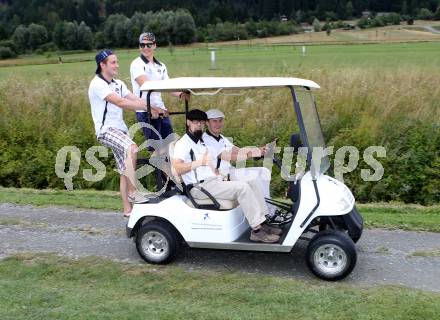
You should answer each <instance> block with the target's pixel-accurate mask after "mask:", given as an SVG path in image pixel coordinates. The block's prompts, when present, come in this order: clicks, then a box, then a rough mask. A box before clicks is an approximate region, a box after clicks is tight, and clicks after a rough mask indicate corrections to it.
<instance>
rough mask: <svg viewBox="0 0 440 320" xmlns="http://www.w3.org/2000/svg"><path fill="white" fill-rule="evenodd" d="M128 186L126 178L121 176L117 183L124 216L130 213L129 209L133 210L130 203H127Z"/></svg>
mask: <svg viewBox="0 0 440 320" xmlns="http://www.w3.org/2000/svg"><path fill="white" fill-rule="evenodd" d="M128 184H129V181H128V179H127V177H126V176H124V175H121V178H120V182H119V189H120V191H121V199H122V206H123V207H124V215H126V214H129V213H130V212H131V209H132V208H133V206H132V204H131V203H130V201H128Z"/></svg>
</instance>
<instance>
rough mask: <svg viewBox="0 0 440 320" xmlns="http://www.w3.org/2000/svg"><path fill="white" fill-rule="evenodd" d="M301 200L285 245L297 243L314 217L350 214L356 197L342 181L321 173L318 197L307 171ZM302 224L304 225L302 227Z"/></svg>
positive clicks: (318, 179) (317, 182) (302, 186)
mask: <svg viewBox="0 0 440 320" xmlns="http://www.w3.org/2000/svg"><path fill="white" fill-rule="evenodd" d="M300 183H301V200H300V204H299V207H298V211H297V213H296V216H295V220H294V221H293V223H292V226H291V228H290V230H289V233H288V234H287V236H286V238H285V239H284V241H283V245H286V246H289V245H291V246H292V247H293V245H294V244H295V243H296V241H297V240H298V238H299V237H300V236H301V235H302V234H303V233H304V231H305V230H306V229H307V227H308V225H309V224H310V222H312V221H313V219H315V218H317V217H320V216H342V215H348V214H349V213H350V212H351V211H352V210H353V208H354V197H353V195H352V193H351V192H350V190H349V189H348V188H347V187H346V186H345V185H344V184H343V183H341V182H339V181H338V180H336V179H333V178H331V177H329V176H326V175H320V176H319V177H318V178H317V180H316V185H317V192H318V193H319V198H320V199H319V200H320V201H319V206H318V207H317V208H316V210H315V211H314V212H313V214H312V215H311V216H310V217H308V216H309V214H310V213H311V212H312V211H313V209H314V208H315V206H316V205H317V204H318V197H317V195H316V192H315V187H314V183H313V179H312V175H311V173H310V172H307V173H306V174H305V175H304V177H303V178H302V179H301V182H300ZM301 225H303V226H302V227H301Z"/></svg>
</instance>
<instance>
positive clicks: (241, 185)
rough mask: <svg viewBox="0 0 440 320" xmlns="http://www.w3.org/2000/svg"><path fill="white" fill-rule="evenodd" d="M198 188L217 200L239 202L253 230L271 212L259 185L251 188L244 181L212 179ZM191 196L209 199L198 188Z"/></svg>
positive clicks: (192, 190)
mask: <svg viewBox="0 0 440 320" xmlns="http://www.w3.org/2000/svg"><path fill="white" fill-rule="evenodd" d="M198 186H200V187H202V188H204V189H206V190H207V191H208V192H209V193H210V194H212V196H213V197H214V198H216V199H223V200H235V201H237V202H238V203H239V205H240V207H241V209H242V210H243V213H244V215H245V217H246V219H247V221H248V223H249V225H250V226H251V228H256V227H257V226H259V225H260V224H262V223H263V222H264V221H266V215H268V214H269V211H268V209H267V205H266V202H265V201H264V195H263V191H262V190H261V188H260V187H258V186H257V185H252V186H251V185H250V184H249V183H247V182H244V181H223V180H221V178H217V177H212V178H209V179H206V180H205V181H204V182H203V183H200V184H199V185H198ZM191 195H192V196H193V197H194V198H195V199H200V200H204V199H208V197H207V196H206V195H205V194H204V193H203V192H200V191H199V190H197V189H196V188H193V189H191Z"/></svg>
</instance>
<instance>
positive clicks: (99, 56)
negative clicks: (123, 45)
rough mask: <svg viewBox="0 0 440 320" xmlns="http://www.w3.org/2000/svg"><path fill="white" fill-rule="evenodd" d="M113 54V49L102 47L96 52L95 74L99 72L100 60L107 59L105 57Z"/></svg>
mask: <svg viewBox="0 0 440 320" xmlns="http://www.w3.org/2000/svg"><path fill="white" fill-rule="evenodd" d="M112 54H113V51H111V50H108V49H104V50H101V51H99V52H98V54H97V55H96V56H95V61H96V72H95V73H96V74H98V73H100V72H101V66H100V65H99V64H100V63H101V62H102V61H104V60H105V59H107V57H109V56H111V55H112Z"/></svg>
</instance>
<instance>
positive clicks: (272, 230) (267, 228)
mask: <svg viewBox="0 0 440 320" xmlns="http://www.w3.org/2000/svg"><path fill="white" fill-rule="evenodd" d="M261 229H263V230H264V231H266V232H267V233H269V234H275V235H277V236H279V235H280V234H282V233H283V230H282V229H280V228H277V227H272V226H269V225H268V224H262V225H261Z"/></svg>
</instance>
